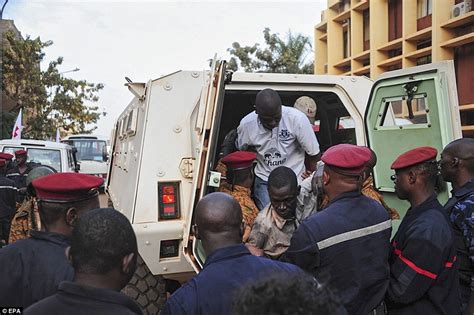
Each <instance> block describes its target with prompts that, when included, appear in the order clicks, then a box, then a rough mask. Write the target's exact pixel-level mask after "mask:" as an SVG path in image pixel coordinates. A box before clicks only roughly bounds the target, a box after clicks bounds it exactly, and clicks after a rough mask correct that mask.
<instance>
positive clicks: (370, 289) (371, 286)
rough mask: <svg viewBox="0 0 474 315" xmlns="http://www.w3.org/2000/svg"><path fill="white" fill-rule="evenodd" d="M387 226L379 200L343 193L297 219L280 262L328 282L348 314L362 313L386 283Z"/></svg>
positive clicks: (374, 304)
mask: <svg viewBox="0 0 474 315" xmlns="http://www.w3.org/2000/svg"><path fill="white" fill-rule="evenodd" d="M391 230H392V225H391V220H390V218H389V216H388V214H387V211H386V210H385V209H384V208H383V206H382V205H381V204H380V203H378V202H377V201H375V200H372V199H370V198H368V197H365V196H363V195H361V194H360V193H359V192H357V191H354V192H349V193H344V194H341V195H340V196H338V197H337V198H336V199H335V200H333V201H332V202H331V203H330V204H329V205H328V206H327V207H326V208H324V209H323V210H322V211H320V212H318V213H315V214H313V215H311V216H310V217H308V218H307V219H306V220H304V221H303V222H302V223H301V225H300V226H299V227H298V229H297V230H296V231H295V233H294V234H293V238H292V239H291V244H290V247H289V248H288V250H287V251H286V253H285V254H283V257H282V260H283V261H286V262H290V263H294V264H296V265H297V266H299V267H301V268H302V269H304V270H306V271H307V272H309V273H311V274H313V275H314V276H315V277H316V279H318V280H320V281H321V282H323V283H327V284H328V286H329V288H331V289H332V290H333V292H334V293H336V294H337V295H339V297H340V298H341V300H342V302H343V304H344V306H345V307H346V309H347V312H348V313H349V314H366V313H368V312H370V311H371V310H373V309H374V308H375V307H377V305H379V304H380V303H381V302H382V300H383V297H384V294H385V291H386V289H387V287H388V281H389V266H388V255H389V245H390V234H391Z"/></svg>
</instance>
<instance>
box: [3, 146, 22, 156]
mask: <svg viewBox="0 0 474 315" xmlns="http://www.w3.org/2000/svg"><path fill="white" fill-rule="evenodd" d="M21 149H23V148H22V147H4V148H3V152H4V153H10V154H13V155H15V151H17V150H21Z"/></svg>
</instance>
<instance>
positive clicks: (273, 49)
mask: <svg viewBox="0 0 474 315" xmlns="http://www.w3.org/2000/svg"><path fill="white" fill-rule="evenodd" d="M263 38H264V40H265V45H264V47H261V46H260V45H259V44H254V45H253V46H241V45H240V44H239V43H238V42H234V43H233V44H232V48H229V49H228V51H229V53H230V54H231V55H232V57H231V58H230V60H229V62H228V64H227V68H229V69H231V70H234V71H237V70H238V69H239V68H242V69H243V70H244V71H245V72H274V73H306V74H312V73H314V68H313V62H312V61H311V62H306V57H307V56H308V54H310V53H312V46H311V40H310V38H309V37H308V36H305V35H302V34H296V35H294V34H292V33H291V31H288V34H287V36H286V39H285V40H283V39H281V38H280V36H279V35H278V34H276V33H274V34H272V33H270V29H269V28H268V27H267V28H265V30H264V31H263Z"/></svg>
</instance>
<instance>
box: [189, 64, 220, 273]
mask: <svg viewBox="0 0 474 315" xmlns="http://www.w3.org/2000/svg"><path fill="white" fill-rule="evenodd" d="M225 64H226V63H225V61H217V62H213V65H212V67H211V72H210V74H209V80H208V81H207V84H206V85H205V86H204V87H203V89H202V93H201V98H200V100H199V105H198V106H197V108H196V109H197V112H196V125H195V128H194V131H193V132H195V133H196V134H197V139H198V143H197V144H196V150H197V151H198V154H197V158H196V160H195V162H194V163H195V164H194V174H193V181H194V187H195V192H194V196H193V201H194V202H193V204H192V209H191V210H190V211H191V213H190V215H189V216H188V218H187V225H186V235H184V240H185V244H186V245H185V246H186V247H185V248H184V251H185V255H186V257H187V258H188V260H189V262H190V263H191V265H192V266H193V268H194V269H195V270H196V271H199V270H200V269H201V268H202V265H203V263H204V260H205V254H204V252H203V250H202V246H201V243H200V241H199V240H196V239H195V238H194V235H193V233H192V231H191V227H192V223H193V220H194V209H195V207H196V204H197V202H198V201H199V200H200V199H201V198H202V197H203V196H204V195H205V194H206V193H207V190H208V186H217V187H218V184H219V180H220V178H219V177H217V178H214V177H212V176H211V175H212V173H211V171H212V168H213V165H212V164H213V160H214V156H215V154H216V146H217V135H218V134H219V122H220V118H221V114H222V106H223V103H224V84H225V83H224V81H225V76H226V72H225Z"/></svg>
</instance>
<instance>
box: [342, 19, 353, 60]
mask: <svg viewBox="0 0 474 315" xmlns="http://www.w3.org/2000/svg"><path fill="white" fill-rule="evenodd" d="M350 34H351V32H350V20H347V21H346V22H344V24H342V44H343V47H342V50H343V58H344V59H346V58H349V57H350V55H351V35H350Z"/></svg>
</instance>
